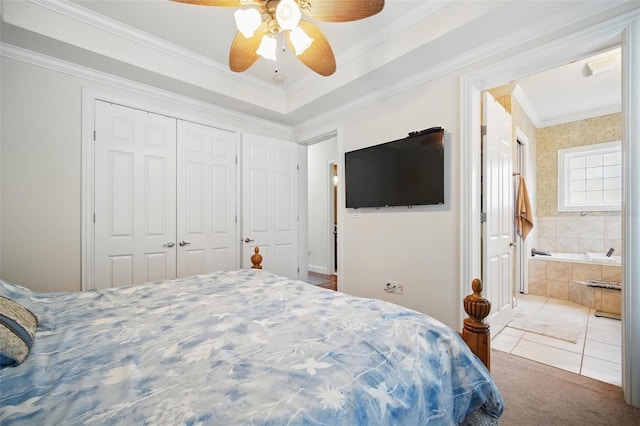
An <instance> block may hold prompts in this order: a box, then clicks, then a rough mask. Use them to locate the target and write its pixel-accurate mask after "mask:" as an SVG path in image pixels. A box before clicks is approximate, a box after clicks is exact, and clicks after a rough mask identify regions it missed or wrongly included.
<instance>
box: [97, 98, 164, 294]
mask: <svg viewBox="0 0 640 426" xmlns="http://www.w3.org/2000/svg"><path fill="white" fill-rule="evenodd" d="M95 130H96V136H95V141H94V156H95V158H94V165H95V171H94V194H95V201H94V209H95V211H94V213H95V224H94V233H95V238H94V245H95V246H94V288H108V287H115V286H120V285H129V284H139V283H142V282H147V281H155V280H159V279H168V278H175V276H176V263H175V250H176V249H175V247H174V246H172V244H175V236H176V215H175V204H176V193H175V181H176V120H175V119H172V118H169V117H165V116H161V115H157V114H152V113H148V112H146V111H139V110H135V109H132V108H128V107H123V106H120V105H114V104H110V103H106V102H101V101H96V104H95Z"/></svg>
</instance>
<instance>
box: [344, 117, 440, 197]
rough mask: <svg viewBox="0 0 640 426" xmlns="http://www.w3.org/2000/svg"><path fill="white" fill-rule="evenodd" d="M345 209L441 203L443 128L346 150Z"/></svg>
mask: <svg viewBox="0 0 640 426" xmlns="http://www.w3.org/2000/svg"><path fill="white" fill-rule="evenodd" d="M344 159H345V165H344V172H345V193H346V206H347V208H361V207H391V206H419V205H430V204H444V129H442V128H441V127H432V128H430V129H426V130H422V131H420V132H412V133H409V136H408V137H406V138H404V139H399V140H395V141H392V142H387V143H383V144H380V145H374V146H370V147H367V148H362V149H358V150H355V151H349V152H347V153H345V158H344Z"/></svg>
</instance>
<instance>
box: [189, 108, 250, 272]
mask: <svg viewBox="0 0 640 426" xmlns="http://www.w3.org/2000/svg"><path fill="white" fill-rule="evenodd" d="M177 145H178V161H177V164H178V204H177V205H178V217H177V224H178V228H177V235H178V237H177V245H178V249H177V251H176V252H177V256H178V259H177V262H178V276H179V277H181V276H189V275H197V274H204V273H206V272H210V271H228V270H232V269H237V268H238V267H239V265H238V242H237V233H236V180H237V177H236V146H237V136H236V134H235V133H233V132H228V131H224V130H220V129H215V128H212V127H208V126H203V125H201V124H196V123H191V122H186V121H181V120H179V121H178V144H177Z"/></svg>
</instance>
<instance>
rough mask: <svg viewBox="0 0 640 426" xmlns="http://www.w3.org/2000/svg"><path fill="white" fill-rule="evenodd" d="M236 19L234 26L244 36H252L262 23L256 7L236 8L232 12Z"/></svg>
mask: <svg viewBox="0 0 640 426" xmlns="http://www.w3.org/2000/svg"><path fill="white" fill-rule="evenodd" d="M233 17H234V18H235V20H236V28H237V29H238V31H240V32H241V33H242V35H243V36H245V37H246V38H251V37H253V34H254V33H255V32H256V30H257V29H258V28H259V27H260V25H261V24H262V16H261V15H260V12H258V10H257V9H254V8H250V9H238V10H236V11H235V13H234V14H233Z"/></svg>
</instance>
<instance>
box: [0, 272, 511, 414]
mask: <svg viewBox="0 0 640 426" xmlns="http://www.w3.org/2000/svg"><path fill="white" fill-rule="evenodd" d="M0 296H1V297H2V298H3V299H6V300H11V301H12V302H6V300H5V302H6V303H15V304H16V305H19V306H20V307H22V308H23V309H25V310H28V311H30V312H31V313H33V315H34V317H35V318H37V331H35V335H33V336H32V337H33V342H32V346H31V347H30V350H29V353H28V356H26V358H24V359H23V360H22V362H21V363H19V364H18V362H19V361H15V362H13V365H11V364H12V363H11V362H8V361H10V358H11V356H12V355H11V354H10V355H9V356H8V357H7V356H6V354H5V355H4V357H3V358H2V360H3V361H4V364H5V365H3V366H1V367H0V424H2V425H14V424H15V425H22V424H25V425H27V424H28V425H34V424H39V425H41V424H55V425H59V424H74V425H75V424H82V425H85V424H100V425H103V424H153V425H159V424H162V425H169V424H189V425H196V424H201V425H209V424H212V425H234V424H243V425H258V424H260V425H284V424H308V425H316V424H317V425H377V424H397V425H418V424H438V425H441V424H442V425H455V424H497V419H498V417H499V416H500V415H501V413H502V411H503V400H502V397H501V395H500V392H499V390H498V389H497V387H496V385H495V383H494V382H493V380H492V379H491V376H490V374H489V371H488V369H487V368H486V366H485V365H484V364H483V362H482V361H481V360H480V359H479V358H478V357H477V356H475V355H474V354H473V353H472V352H471V350H470V349H469V347H468V346H467V345H466V343H465V342H464V340H463V339H462V337H461V336H460V335H459V334H458V333H457V332H455V331H454V330H452V329H450V328H449V327H447V326H445V325H444V324H442V323H440V322H438V321H436V320H435V319H433V318H430V317H429V316H426V315H423V314H420V313H418V312H415V311H412V310H409V309H405V308H402V307H399V306H397V305H394V304H391V303H387V302H384V301H380V300H374V299H365V298H359V297H354V296H350V295H347V294H344V293H340V292H334V291H330V290H325V289H322V288H317V287H315V286H313V285H310V284H307V283H303V282H301V281H294V280H289V279H287V278H284V277H281V276H277V275H274V274H272V273H269V272H267V271H263V270H260V269H245V270H239V271H231V272H216V273H212V274H208V275H201V276H194V277H189V278H183V279H176V280H171V281H162V282H153V283H147V284H141V285H136V286H129V287H120V288H113V289H107V290H100V291H89V292H66V293H36V292H32V291H30V290H28V289H27V288H24V287H21V286H19V285H15V284H12V283H8V282H5V281H0ZM14 306H15V305H14ZM16 309H19V308H16ZM28 311H27V312H28ZM23 313H24V315H28V314H27V313H26V312H23ZM4 314H6V312H4ZM14 314H15V311H14ZM9 316H10V315H9ZM18 316H20V315H19V313H18ZM5 319H6V318H5ZM23 320H24V318H23ZM27 322H28V321H27ZM27 337H28V336H27ZM5 349H6V347H5V348H4V349H3V350H5ZM14 355H15V354H14ZM16 364H17V365H16Z"/></svg>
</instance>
